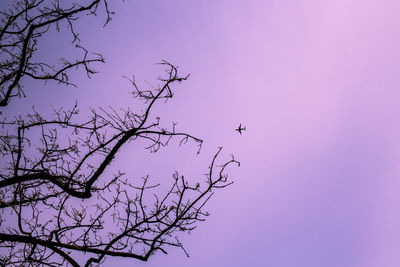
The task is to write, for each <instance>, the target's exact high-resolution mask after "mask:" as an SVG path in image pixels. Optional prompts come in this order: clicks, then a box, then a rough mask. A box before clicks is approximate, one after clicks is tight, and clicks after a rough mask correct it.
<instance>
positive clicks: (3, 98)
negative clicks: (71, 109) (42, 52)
mask: <svg viewBox="0 0 400 267" xmlns="http://www.w3.org/2000/svg"><path fill="white" fill-rule="evenodd" d="M66 2H68V3H67V6H65V7H64V5H65V3H66ZM100 4H103V6H104V8H105V11H106V14H107V18H106V22H105V24H107V23H108V22H109V21H110V20H111V15H112V14H113V12H111V11H110V10H109V9H108V5H107V1H106V0H93V1H90V3H88V4H87V5H82V4H79V3H77V2H74V1H63V3H61V1H60V0H18V1H14V2H13V3H12V4H10V5H9V8H8V9H7V10H3V11H1V12H0V21H1V24H2V26H1V28H0V106H3V107H4V106H7V104H8V103H9V102H10V100H11V99H12V98H14V97H17V96H25V94H24V91H23V85H22V84H21V78H22V77H24V76H27V77H31V78H33V79H38V80H46V81H47V80H53V81H56V82H58V83H61V84H66V85H74V84H73V83H72V82H70V80H69V76H68V71H69V70H70V69H72V68H77V67H83V68H84V70H85V71H86V74H87V75H88V77H90V75H91V74H94V73H95V72H96V71H95V70H94V69H92V68H91V67H90V65H91V63H94V62H104V58H103V57H102V56H101V55H100V54H91V53H89V52H88V51H87V50H86V49H85V48H84V47H83V46H81V45H80V44H79V42H80V39H79V34H78V33H76V31H75V30H74V23H75V21H76V20H78V19H79V16H80V15H81V14H89V15H96V14H97V11H98V8H99V5H100ZM61 25H65V26H66V27H67V28H69V31H70V33H71V35H72V37H73V40H72V43H73V44H75V47H76V48H78V49H80V50H82V54H83V55H82V58H81V59H78V60H69V59H66V58H61V60H60V61H59V64H58V66H53V65H51V64H49V63H46V62H40V61H36V60H35V59H34V55H35V53H37V50H38V43H39V40H40V38H41V37H42V36H43V35H45V34H46V33H47V32H48V31H49V30H50V29H52V28H53V29H56V30H58V31H59V30H60V27H61Z"/></svg>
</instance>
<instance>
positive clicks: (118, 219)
mask: <svg viewBox="0 0 400 267" xmlns="http://www.w3.org/2000/svg"><path fill="white" fill-rule="evenodd" d="M43 3H44V1H34V0H32V1H28V0H25V1H18V2H16V4H15V5H14V6H12V8H11V9H10V10H9V12H10V14H15V15H14V17H15V16H16V17H19V18H21V17H24V16H27V15H22V14H20V13H21V12H22V11H21V10H22V9H25V11H26V12H28V11H29V12H31V11H32V10H33V9H35V8H37V7H38V6H39V5H40V4H43ZM53 3H55V5H52V6H50V7H49V9H46V8H42V9H36V11H35V12H39V15H36V16H35V18H36V17H41V15H40V14H42V18H43V19H44V18H47V16H46V14H47V13H52V12H55V11H54V10H57V12H59V13H60V14H69V13H68V12H72V10H82V11H89V12H95V11H96V9H97V6H98V4H99V3H100V1H93V2H92V3H91V5H88V6H78V5H77V4H73V8H71V9H67V10H64V11H62V12H61V11H59V10H58V8H59V3H58V1H53ZM103 3H104V5H105V6H106V10H107V14H111V13H110V12H109V11H108V8H107V5H106V1H103ZM47 10H50V11H49V12H47ZM17 11H18V12H17ZM26 12H25V13H26ZM40 12H42V13H40ZM46 12H47V13H46ZM79 12H80V11H79ZM79 12H75V13H73V14H72V15H71V16H70V15H65V16H64V18H67V21H68V23H72V22H73V21H74V20H75V19H77V17H73V16H75V14H78V13H79ZM3 15H4V13H3ZM53 15H54V14H53ZM14 17H12V16H10V17H9V18H8V19H7V20H3V24H5V26H3V27H2V32H3V35H2V36H5V35H7V34H10V32H11V31H9V30H4V29H7V27H11V26H10V25H11V24H13V23H14V21H15V19H14ZM59 17H61V15H60V16H59ZM59 17H57V18H59ZM24 18H25V17H24ZM29 18H30V19H25V20H26V21H29V23H27V26H26V27H28V28H29V27H31V25H39V24H37V23H36V24H32V22H31V21H34V19H33V18H31V17H30V16H29ZM46 21H49V20H46ZM108 21H109V17H107V22H108ZM7 25H8V26H7ZM13 27H17V26H13ZM18 27H22V26H18ZM26 27H22V28H20V30H19V31H20V32H22V31H23V30H25V28H26ZM45 28H46V27H45ZM45 28H44V29H43V30H42V31H39V33H40V34H43V33H45V32H46V29H45ZM35 29H37V28H35V27H34V28H33V30H32V31H33V32H34V31H35ZM72 29H73V28H72V26H71V31H72V32H74V31H73V30H72ZM14 32H16V31H15V30H14ZM13 34H14V33H13ZM15 34H16V33H15ZM32 34H33V33H31V35H32ZM40 34H39V35H37V36H40ZM28 35H29V34H28ZM10 36H11V35H10ZM1 38H4V37H1ZM1 38H0V40H2V39H1ZM24 38H25V39H24ZM24 38H22V39H23V40H27V39H26V38H28V37H24ZM29 38H31V37H29ZM11 39H12V38H11ZM29 40H32V39H29ZM29 40H28V41H26V42H27V43H28V44H29V43H30V42H31V41H29ZM23 42H25V41H23ZM32 42H33V43H35V42H34V41H32ZM2 43H3V42H2ZM8 44H9V45H3V46H2V47H1V49H3V50H1V51H2V53H5V54H7V55H9V59H10V62H11V61H12V62H13V63H10V66H14V65H13V64H17V63H15V62H17V61H18V60H19V61H18V62H19V63H18V64H19V65H18V64H17V65H18V66H20V65H21V64H22V65H23V67H22V70H23V71H19V68H17V69H13V68H12V67H8V65H7V64H6V63H4V64H3V62H7V61H6V60H5V61H2V65H1V68H0V69H1V73H2V75H3V73H8V74H5V75H3V76H1V79H3V80H2V81H3V82H2V83H1V84H2V86H4V85H5V84H7V87H2V88H8V89H10V88H11V89H10V90H11V92H13V90H16V91H15V93H14V94H13V93H9V94H8V93H7V92H8V89H7V90H4V92H5V93H4V97H3V99H2V101H4V103H5V104H4V105H7V103H8V102H9V100H10V98H12V97H13V96H15V95H18V94H21V93H22V91H21V88H22V84H21V81H20V78H21V77H22V76H23V75H28V76H31V77H33V78H38V77H39V78H40V77H48V76H49V75H48V72H47V71H49V69H46V67H48V66H47V65H46V64H45V63H31V62H29V60H28V58H31V57H32V56H29V57H26V56H25V57H24V56H21V54H18V53H19V52H21V51H23V49H27V48H23V46H24V45H23V44H22V43H21V42H17V41H13V42H8ZM12 46H14V48H13V47H12ZM27 46H29V45H27ZM31 47H34V46H31ZM4 51H8V52H7V53H6V52H4ZM27 51H29V53H31V55H33V53H34V51H35V50H34V49H32V48H29V49H28V50H27ZM85 51H86V50H85ZM21 53H22V54H24V53H25V54H26V53H27V52H21ZM101 59H102V58H101ZM85 60H86V62H85V63H79V62H78V64H82V65H84V66H87V65H86V64H87V63H90V61H89V62H88V60H87V59H85V58H84V60H83V61H85ZM37 64H38V65H37ZM66 64H67V65H66V66H67V68H64V69H61V72H59V70H54V69H53V68H50V70H53V71H55V72H54V73H53V74H54V75H52V76H51V77H48V78H49V79H52V80H56V81H58V82H61V83H68V80H63V79H64V78H62V77H67V76H66V74H62V73H63V71H66V70H67V69H69V68H71V67H73V64H74V63H66ZM160 64H161V66H162V67H163V68H165V70H166V73H165V75H164V76H163V77H160V78H159V83H160V84H159V86H158V87H151V86H150V87H149V88H140V87H139V86H138V84H137V83H136V82H135V80H134V79H129V81H130V83H131V86H132V95H133V97H135V98H136V99H137V101H140V102H142V103H143V105H142V108H141V109H140V110H131V109H129V108H128V109H118V110H116V109H113V108H109V109H104V108H100V109H99V110H96V109H91V116H90V117H89V118H88V119H87V120H85V121H83V122H82V118H81V117H80V116H79V115H78V106H77V104H75V105H74V106H73V107H72V108H71V109H69V110H64V109H56V108H54V109H53V111H54V112H53V115H52V116H50V117H46V116H43V115H42V114H40V113H39V112H38V111H37V110H36V109H35V108H33V110H32V111H31V112H30V113H28V114H27V115H26V116H22V115H18V116H16V117H15V118H14V119H7V118H2V119H1V122H0V126H1V129H0V155H1V162H0V168H1V171H0V265H3V266H65V265H71V266H96V265H100V264H101V263H103V262H104V261H105V258H106V257H128V258H132V259H137V260H143V261H146V260H147V259H148V258H149V257H150V256H152V255H154V253H156V252H157V251H161V252H164V253H167V251H166V249H167V248H168V247H180V248H182V249H183V251H184V252H185V253H186V251H185V250H184V248H183V246H182V244H181V242H180V241H179V239H178V237H179V233H182V232H190V231H192V230H193V229H195V228H196V226H197V223H198V222H200V221H203V220H204V219H205V218H206V217H207V216H208V215H209V214H208V212H207V211H205V210H204V205H205V204H206V203H207V201H208V200H209V199H210V197H211V196H212V195H213V193H214V191H215V190H216V189H219V188H224V187H226V186H228V185H230V184H231V183H232V182H230V181H229V180H228V177H227V174H226V169H227V167H228V166H230V165H232V164H237V165H239V162H237V161H236V160H235V159H234V158H233V157H232V158H231V159H230V160H228V161H223V162H222V163H218V162H217V161H218V156H219V155H220V152H221V148H219V149H218V150H217V152H216V154H215V155H214V156H213V158H212V159H211V163H210V166H209V168H208V172H207V174H206V179H205V181H203V182H201V181H198V182H192V181H191V179H188V178H185V177H184V176H183V175H182V174H180V173H178V172H177V171H175V172H173V173H172V175H171V176H172V177H171V182H170V186H169V187H168V186H167V187H165V185H162V184H160V183H157V182H152V181H151V179H150V177H149V176H144V177H142V178H141V179H137V177H134V176H132V174H125V173H122V172H120V171H115V172H114V169H115V165H116V160H115V159H116V158H118V155H119V153H120V150H121V149H122V148H123V147H124V146H128V145H130V144H132V142H137V141H139V142H141V141H140V140H143V141H144V142H145V143H146V149H148V150H149V151H151V152H157V151H158V150H159V149H160V148H161V147H164V146H167V145H168V144H169V142H170V141H171V140H173V139H177V141H178V142H179V145H181V144H184V143H187V142H194V143H195V144H197V146H198V153H199V152H200V149H201V145H202V142H203V141H202V140H201V139H199V138H197V137H195V136H193V135H190V134H188V133H185V132H179V131H178V130H177V129H176V124H174V123H173V124H172V125H171V126H170V127H165V126H162V124H161V119H160V118H159V117H153V116H151V112H152V110H153V108H154V106H155V105H157V104H159V103H164V102H166V101H168V100H169V99H171V98H172V97H173V88H172V87H173V86H174V84H175V83H181V82H183V81H185V80H186V79H187V78H188V77H189V76H180V75H179V73H178V69H177V67H175V66H174V65H172V64H170V63H168V62H165V61H163V62H161V63H160ZM74 66H76V65H74ZM38 70H40V71H43V72H42V73H41V74H40V75H39V74H37V72H38ZM85 70H86V71H87V72H88V73H90V71H88V70H89V69H88V68H86V69H85ZM29 71H31V72H29ZM28 73H31V74H32V73H36V74H35V75H33V74H32V75H30V74H28ZM46 73H47V74H46ZM7 75H8V76H7ZM46 75H47V76H46ZM58 75H60V76H58ZM7 77H10V78H7ZM18 77H19V78H18ZM59 77H61V78H59ZM13 83H16V85H14V87H10V86H11V85H12V84H13ZM15 88H16V89H15ZM113 172H114V173H113Z"/></svg>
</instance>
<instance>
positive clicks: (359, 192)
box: [14, 0, 400, 267]
mask: <svg viewBox="0 0 400 267" xmlns="http://www.w3.org/2000/svg"><path fill="white" fill-rule="evenodd" d="M111 9H113V10H114V11H116V15H115V16H114V18H113V20H112V22H111V23H110V25H108V26H107V27H106V28H104V29H100V27H99V26H100V25H101V24H100V22H99V21H91V20H87V24H86V25H82V30H81V36H82V39H83V41H84V43H85V44H87V47H88V48H90V49H91V50H94V51H98V52H101V53H103V55H104V56H105V58H106V60H107V62H106V64H105V65H104V66H99V67H98V69H99V70H100V71H101V73H100V74H98V75H96V76H95V77H94V78H93V79H91V80H88V79H82V80H81V81H79V86H80V87H79V88H78V89H71V90H69V91H68V92H65V91H57V94H58V95H59V96H60V99H56V98H54V99H53V98H51V99H45V100H43V99H42V100H41V101H42V103H43V104H48V103H50V102H52V103H53V102H55V103H56V104H57V103H58V104H63V103H65V102H64V101H71V102H68V103H71V104H72V103H73V102H72V101H73V100H74V99H76V98H78V99H79V103H81V104H84V105H92V106H104V105H107V106H108V105H115V106H126V105H129V104H130V103H132V102H130V99H129V98H127V92H128V91H129V84H128V83H127V82H126V81H125V80H124V79H122V78H121V76H122V75H127V76H129V75H132V74H135V76H136V78H137V80H138V81H143V80H148V81H153V80H154V79H153V78H154V77H156V76H157V75H158V74H159V73H160V69H159V67H157V66H156V65H154V63H156V62H159V61H160V60H162V59H166V60H168V61H170V62H171V63H174V64H176V65H178V66H180V70H181V71H182V72H183V73H190V74H191V76H190V79H189V80H188V81H187V82H185V83H182V85H180V86H179V87H177V88H176V99H175V100H173V101H172V102H171V103H169V104H167V105H166V107H163V108H162V109H160V112H161V114H162V117H163V120H164V121H165V122H166V123H168V122H169V121H176V122H178V123H179V124H178V126H179V129H182V130H186V131H188V132H190V133H192V134H193V135H196V136H198V137H200V138H203V139H205V141H206V144H205V147H204V150H203V153H202V154H201V156H200V157H198V156H197V157H196V156H195V155H194V154H195V153H194V152H195V147H194V146H193V147H192V146H191V145H188V146H187V147H186V148H183V149H180V153H179V154H178V155H177V156H176V158H173V159H172V158H171V157H170V156H167V154H168V153H167V152H165V153H164V152H161V153H160V154H159V155H158V156H157V155H156V159H157V160H159V161H160V162H161V161H162V164H160V165H159V166H157V169H154V165H151V166H150V165H149V166H146V165H144V166H143V170H146V169H150V171H149V172H154V173H157V174H160V173H163V172H165V173H167V175H166V176H169V174H170V173H172V171H173V170H174V169H175V168H177V169H180V170H191V169H195V170H198V174H202V173H204V171H205V170H206V168H207V164H208V161H209V159H210V158H211V156H212V153H213V152H214V151H215V150H216V148H217V146H223V147H224V153H225V154H224V155H225V157H226V158H228V157H229V155H230V154H231V153H234V154H235V156H236V158H237V159H238V160H240V161H241V162H242V166H241V167H240V168H239V169H231V177H232V178H234V181H235V184H234V185H233V186H232V187H230V188H228V189H226V190H224V191H221V192H219V193H218V194H216V196H215V198H214V199H213V201H212V202H211V203H210V206H209V207H210V211H211V212H212V216H211V217H210V218H209V219H208V220H207V221H206V222H205V223H203V224H201V225H199V228H198V229H197V230H196V231H194V232H193V233H192V234H191V235H187V236H183V237H182V240H183V241H184V244H185V245H186V249H187V250H188V252H189V253H190V255H191V257H190V258H189V259H188V258H186V257H185V255H184V253H183V252H181V251H180V250H178V249H170V250H169V252H170V254H169V255H157V256H155V257H153V258H152V259H151V260H150V262H147V263H141V262H134V263H133V264H132V262H129V261H127V260H125V259H118V260H115V259H114V260H113V259H109V260H108V261H107V262H106V264H105V266H112V265H114V266H133V265H135V266H174V267H183V266H191V267H200V266H231V267H241V266H274V267H310V266H315V267H320V266H324V267H398V266H400V253H399V250H400V209H399V206H400V167H399V164H398V162H399V159H400V142H399V134H400V123H399V119H398V118H399V115H400V105H399V99H400V90H399V88H400V86H399V85H400V81H399V78H400V75H399V69H400V50H399V47H400V27H399V25H400V2H398V1H394V0H380V1H377V0H363V1H361V0H347V1H345V0H336V1H320V0H279V1H278V0H271V1H265V0H264V1H261V0H259V1H255V0H246V1H244V0H243V1H228V0H216V1H184V0H168V1H166V0H151V1H134V0H130V1H126V2H125V3H120V1H114V2H113V3H112V5H111ZM55 42H56V41H55V40H48V41H47V43H44V45H45V46H46V45H47V46H48V47H52V46H54V43H55ZM56 56H57V57H58V55H56ZM77 76H79V75H77ZM46 90H47V89H46ZM53 96H54V93H53ZM14 108H15V107H14ZM240 122H242V123H243V124H244V125H246V126H247V129H248V130H247V131H246V132H245V134H244V135H243V136H239V135H238V134H237V133H235V132H234V128H235V127H236V126H237V125H238V124H239V123H240ZM169 151H172V152H171V153H174V154H173V155H175V153H176V152H177V151H178V149H176V148H175V147H171V148H170V149H169ZM140 152H141V151H140ZM146 153H147V152H143V154H146ZM122 155H129V151H123V152H122ZM138 155H139V154H138ZM145 157H150V156H148V155H146V156H145ZM158 157H159V158H158ZM141 164H144V163H141ZM152 164H154V163H152ZM128 166H129V161H128V160H121V168H128V169H129V167H128ZM127 171H129V170H127ZM133 171H134V172H136V171H137V170H133ZM139 175H142V174H139ZM200 177H201V176H200Z"/></svg>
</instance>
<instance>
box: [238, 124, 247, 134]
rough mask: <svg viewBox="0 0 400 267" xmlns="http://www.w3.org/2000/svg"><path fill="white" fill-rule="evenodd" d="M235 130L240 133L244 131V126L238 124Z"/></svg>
mask: <svg viewBox="0 0 400 267" xmlns="http://www.w3.org/2000/svg"><path fill="white" fill-rule="evenodd" d="M235 131H237V132H239V133H240V135H242V132H243V131H246V127H242V124H239V127H237V129H236V130H235Z"/></svg>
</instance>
